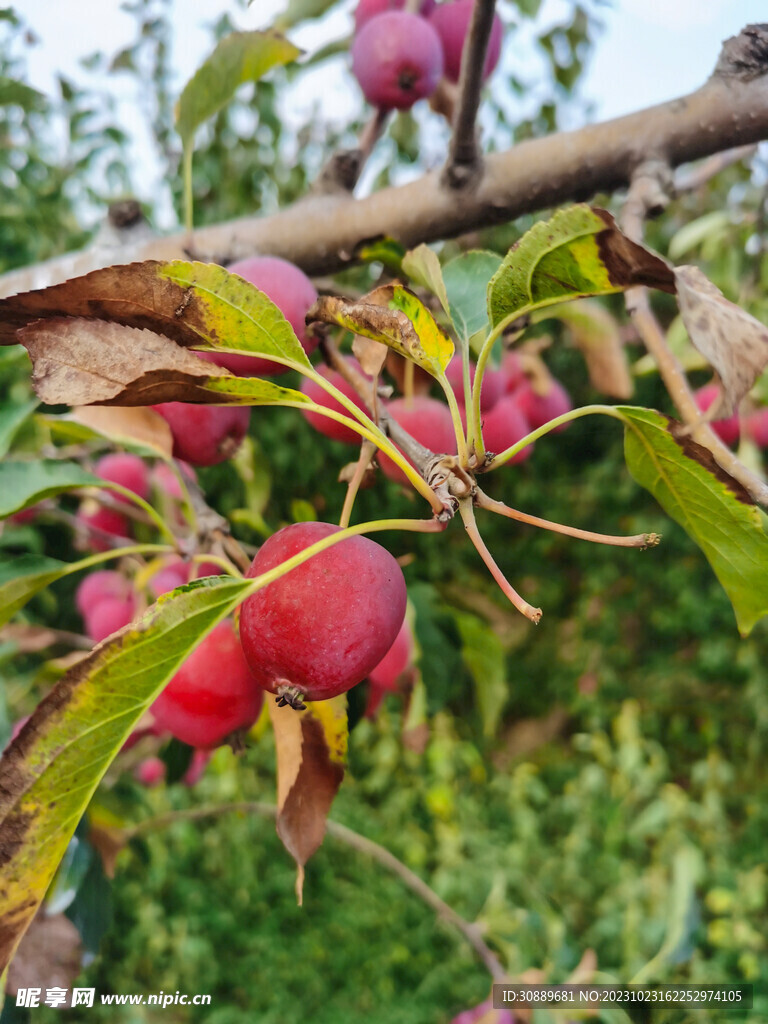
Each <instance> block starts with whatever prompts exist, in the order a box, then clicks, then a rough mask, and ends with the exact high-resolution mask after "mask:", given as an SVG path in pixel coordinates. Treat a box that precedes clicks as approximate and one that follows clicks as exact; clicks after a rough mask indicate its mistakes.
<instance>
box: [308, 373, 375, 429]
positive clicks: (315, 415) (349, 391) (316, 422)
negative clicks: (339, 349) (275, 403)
mask: <svg viewBox="0 0 768 1024" xmlns="http://www.w3.org/2000/svg"><path fill="white" fill-rule="evenodd" d="M347 361H348V362H349V363H350V365H352V366H353V367H354V368H355V370H357V372H358V373H362V369H361V367H360V364H359V363H358V361H357V360H356V359H353V358H351V357H348V359H347ZM318 373H320V374H321V375H322V376H323V377H325V379H326V380H327V381H330V383H331V384H333V385H334V386H335V387H337V388H338V389H339V391H341V393H342V394H343V395H346V396H347V398H349V399H351V400H352V401H353V402H354V403H355V405H356V406H357V407H358V409H362V410H363V411H364V412H365V411H366V409H365V403H364V402H363V400H362V399H361V398H360V396H359V395H358V394H357V392H356V391H355V389H354V388H353V387H352V385H351V384H350V383H349V382H348V381H346V380H345V379H344V378H343V377H342V376H341V374H340V373H337V371H336V370H332V369H331V368H330V367H329V366H319V367H318ZM301 390H302V391H303V392H304V394H305V395H306V396H307V398H311V399H312V401H313V402H315V403H316V404H317V405H322V406H324V407H325V408H326V409H333V411H334V412H340V413H343V414H344V415H345V416H351V413H350V412H349V411H348V410H347V409H345V408H344V406H343V405H341V404H340V403H339V402H337V401H336V399H335V398H332V397H331V396H330V395H329V394H328V392H327V391H324V390H323V388H321V387H320V385H319V384H316V383H315V382H314V381H313V380H309V379H308V378H307V377H305V378H304V379H303V380H302V384H301ZM304 416H305V417H306V419H307V421H308V422H309V423H311V424H312V426H313V427H314V428H315V430H317V431H319V432H320V433H321V434H324V435H325V437H330V438H331V439H332V440H334V441H344V442H345V443H346V444H360V440H361V438H360V435H359V434H358V433H356V432H355V431H354V430H352V429H351V428H350V427H345V426H344V424H343V423H337V422H336V420H332V419H329V418H328V417H327V416H323V415H321V414H320V413H319V412H305V413H304Z"/></svg>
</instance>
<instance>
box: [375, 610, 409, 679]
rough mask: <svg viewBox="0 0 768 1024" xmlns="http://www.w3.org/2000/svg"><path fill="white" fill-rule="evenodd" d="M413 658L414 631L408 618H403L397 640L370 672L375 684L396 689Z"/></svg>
mask: <svg viewBox="0 0 768 1024" xmlns="http://www.w3.org/2000/svg"><path fill="white" fill-rule="evenodd" d="M412 658H413V631H412V630H411V627H410V626H409V624H408V621H407V619H403V624H402V626H401V627H400V632H399V633H398V634H397V636H396V637H395V642H394V643H393V644H392V646H391V647H390V648H389V650H388V651H387V653H386V654H385V655H384V657H383V658H382V659H381V661H380V662H379V664H378V665H377V666H376V668H374V669H371V671H370V672H369V673H368V679H369V680H370V682H371V683H372V685H373V686H376V687H378V688H379V689H382V690H396V689H397V680H398V679H399V678H400V676H401V675H402V674H403V672H405V670H406V669H407V668H408V666H409V665H410V664H411V660H412Z"/></svg>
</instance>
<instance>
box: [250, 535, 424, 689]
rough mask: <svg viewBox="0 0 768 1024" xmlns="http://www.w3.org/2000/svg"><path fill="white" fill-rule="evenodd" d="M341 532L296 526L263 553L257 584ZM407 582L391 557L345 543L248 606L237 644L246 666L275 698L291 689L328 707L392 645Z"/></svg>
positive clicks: (368, 543) (253, 571)
mask: <svg viewBox="0 0 768 1024" xmlns="http://www.w3.org/2000/svg"><path fill="white" fill-rule="evenodd" d="M338 531H339V527H338V526H333V525H332V524H330V523H295V524H293V525H292V526H286V527H284V528H283V529H282V530H279V531H278V532H277V533H275V534H273V536H272V537H270V538H269V540H267V541H266V543H265V544H263V545H262V547H261V548H260V550H259V552H258V554H257V555H256V557H255V558H254V560H253V563H252V565H251V568H250V569H249V570H248V577H250V578H252V577H254V576H258V575H260V574H261V573H263V572H266V571H267V570H269V569H273V568H274V567H275V566H278V565H280V564H281V563H283V562H285V561H286V560H287V559H288V558H290V557H291V556H293V555H295V554H298V553H299V552H300V551H303V550H304V549H305V548H307V547H309V546H310V545H311V544H314V543H316V542H317V541H319V540H322V539H323V538H324V537H327V536H329V535H330V534H333V533H337V532H338ZM405 602H406V592H405V579H404V578H403V573H402V570H401V569H400V566H399V565H398V564H397V562H396V561H395V559H394V558H393V557H392V555H391V554H390V553H389V552H388V551H387V550H386V549H385V548H383V547H381V545H380V544H376V543H375V542H374V541H372V540H369V539H368V538H367V537H348V538H345V539H344V540H343V541H340V542H339V543H338V544H336V545H334V546H333V547H331V548H328V549H327V550H325V551H321V552H320V553H319V554H317V555H315V556H314V557H312V558H310V559H308V560H307V561H306V562H304V563H302V564H301V565H299V566H298V567H297V568H295V569H292V570H291V571H290V572H288V573H286V574H285V575H284V576H281V577H280V579H278V580H275V581H274V582H273V583H270V584H269V585H268V586H266V587H264V589H263V590H260V591H258V593H256V594H253V595H252V596H251V597H249V598H247V599H246V601H245V602H244V603H243V605H242V606H241V610H240V637H241V640H242V643H243V650H244V651H245V656H246V658H247V659H248V664H249V665H250V666H251V669H252V671H253V673H254V676H255V677H256V679H257V680H258V682H259V683H260V685H261V686H263V687H264V689H265V690H270V691H271V692H272V693H277V692H278V687H280V686H281V685H286V684H287V685H290V686H294V687H296V688H297V689H298V690H299V691H300V692H301V693H302V694H303V695H304V697H305V698H306V699H307V700H326V699H327V698H329V697H335V696H336V695H337V694H339V693H344V692H345V691H346V690H349V689H350V688H351V687H352V686H355V685H356V684H357V683H359V682H360V681H361V680H362V679H364V678H365V677H366V676H367V675H368V674H369V672H370V671H371V670H372V669H373V668H375V666H376V665H378V663H379V662H380V661H381V659H382V658H383V657H384V655H385V654H386V653H387V651H388V650H389V648H390V647H391V646H392V644H393V643H394V642H395V638H396V637H397V634H398V631H399V629H400V626H401V625H402V622H403V618H404V616H405Z"/></svg>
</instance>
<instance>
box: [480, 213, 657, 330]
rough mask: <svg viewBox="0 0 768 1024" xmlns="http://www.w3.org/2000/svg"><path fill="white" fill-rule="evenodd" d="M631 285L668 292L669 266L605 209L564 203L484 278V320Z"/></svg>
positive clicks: (505, 319)
mask: <svg viewBox="0 0 768 1024" xmlns="http://www.w3.org/2000/svg"><path fill="white" fill-rule="evenodd" d="M634 285H647V286H649V287H652V288H658V289H660V290H661V291H666V292H670V293H672V294H674V292H675V278H674V274H673V271H672V268H671V267H670V266H669V264H668V263H667V262H666V261H665V260H663V259H662V258H661V257H660V256H657V255H656V254H655V253H654V252H651V250H650V249H647V248H646V247H645V246H642V245H639V244H638V243H637V242H633V241H632V239H630V238H628V237H627V236H626V235H624V234H622V232H621V231H620V230H619V228H618V227H617V225H616V221H615V220H614V219H613V217H612V216H611V214H610V213H608V212H607V210H601V209H599V208H598V207H590V206H587V205H586V204H580V205H578V206H569V207H566V208H564V209H562V210H558V211H557V213H556V214H555V215H554V216H553V217H552V218H551V219H550V220H547V221H539V223H538V224H534V226H533V227H532V228H531V229H530V231H527V232H526V233H525V234H524V235H523V237H522V238H521V239H520V241H519V242H517V243H516V244H515V245H514V246H513V247H512V248H511V249H510V250H509V252H508V253H507V255H506V256H505V257H504V261H503V262H502V264H501V266H500V267H499V269H498V270H497V271H496V273H495V274H494V275H493V277H492V278H491V280H490V281H489V282H488V319H489V321H490V323H491V326H492V327H498V326H500V325H501V324H506V323H509V322H511V321H512V320H514V319H516V318H517V317H518V316H520V315H522V314H523V313H529V312H531V311H532V310H534V309H539V308H541V307H543V306H551V305H554V304H555V303H556V302H564V301H567V300H569V299H576V298H579V297H581V296H585V295H608V294H610V293H611V292H619V291H624V290H625V289H627V288H631V287H633V286H634Z"/></svg>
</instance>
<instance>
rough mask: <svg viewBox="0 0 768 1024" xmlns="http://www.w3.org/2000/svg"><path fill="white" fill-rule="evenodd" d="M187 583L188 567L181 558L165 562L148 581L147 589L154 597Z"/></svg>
mask: <svg viewBox="0 0 768 1024" xmlns="http://www.w3.org/2000/svg"><path fill="white" fill-rule="evenodd" d="M188 582H189V565H188V564H187V563H186V562H184V561H182V559H181V558H174V559H172V560H169V561H168V562H166V564H165V565H163V566H162V568H160V569H158V571H157V572H156V573H155V574H154V576H152V577H151V578H150V580H149V589H150V590H151V591H152V593H153V594H154V596H155V597H160V595H161V594H167V593H169V591H171V590H175V589H176V587H183V586H184V584H185V583H188Z"/></svg>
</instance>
